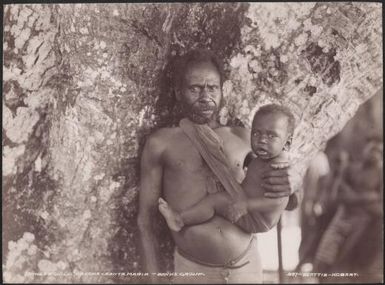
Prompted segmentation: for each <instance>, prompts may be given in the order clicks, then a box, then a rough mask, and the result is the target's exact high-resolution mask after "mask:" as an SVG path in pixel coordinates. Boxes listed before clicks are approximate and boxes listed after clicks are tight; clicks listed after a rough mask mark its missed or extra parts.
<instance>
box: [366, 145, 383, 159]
mask: <svg viewBox="0 0 385 285" xmlns="http://www.w3.org/2000/svg"><path fill="white" fill-rule="evenodd" d="M383 153H384V146H383V144H382V143H380V142H376V141H370V142H369V143H368V144H367V145H366V146H365V147H364V150H363V155H364V158H365V160H366V161H368V162H371V163H381V162H382V156H383Z"/></svg>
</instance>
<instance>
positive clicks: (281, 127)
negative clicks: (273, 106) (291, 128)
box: [251, 113, 289, 160]
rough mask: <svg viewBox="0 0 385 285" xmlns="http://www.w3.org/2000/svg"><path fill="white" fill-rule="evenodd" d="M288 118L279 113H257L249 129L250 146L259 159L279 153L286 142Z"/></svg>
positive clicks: (272, 156)
mask: <svg viewBox="0 0 385 285" xmlns="http://www.w3.org/2000/svg"><path fill="white" fill-rule="evenodd" d="M288 139H289V133H288V119H287V117H286V116H283V115H281V114H275V113H272V114H262V115H258V117H257V118H256V120H254V122H253V126H252V131H251V148H252V149H253V151H254V153H255V154H256V155H257V156H258V157H259V158H261V159H263V160H267V159H271V158H274V157H276V156H277V155H279V154H280V153H281V151H282V150H283V148H284V147H285V144H286V143H287V142H288Z"/></svg>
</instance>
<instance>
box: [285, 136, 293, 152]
mask: <svg viewBox="0 0 385 285" xmlns="http://www.w3.org/2000/svg"><path fill="white" fill-rule="evenodd" d="M292 142H293V136H292V135H291V136H289V137H288V138H287V141H286V143H285V145H284V146H283V150H286V151H288V150H290V146H291V143H292Z"/></svg>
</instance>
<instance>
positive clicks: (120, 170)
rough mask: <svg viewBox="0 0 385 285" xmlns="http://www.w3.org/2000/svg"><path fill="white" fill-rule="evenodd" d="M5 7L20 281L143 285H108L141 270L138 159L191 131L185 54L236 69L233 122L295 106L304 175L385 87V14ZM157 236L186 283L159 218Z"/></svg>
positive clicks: (7, 228) (8, 226)
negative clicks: (181, 76) (182, 72)
mask: <svg viewBox="0 0 385 285" xmlns="http://www.w3.org/2000/svg"><path fill="white" fill-rule="evenodd" d="M4 7H5V9H4V42H3V50H4V67H3V70H4V81H3V87H4V96H3V111H4V115H3V119H4V121H3V189H4V191H3V206H4V207H3V232H4V234H3V260H5V270H4V271H5V273H4V280H5V281H6V282H76V283H79V282H80V283H81V282H109V283H121V282H126V283H127V282H140V281H141V280H142V279H141V278H137V277H135V276H134V277H133V276H127V275H125V276H118V275H111V274H110V275H108V273H111V272H114V273H117V272H126V273H127V272H131V273H133V272H140V270H141V269H140V266H139V264H138V262H139V256H138V249H137V242H138V241H137V238H138V234H137V227H136V222H135V221H136V204H137V192H138V166H139V158H140V153H141V148H142V146H143V142H144V140H145V138H146V136H147V135H148V134H149V133H150V132H151V131H153V130H154V129H156V128H159V127H162V126H164V125H172V124H175V123H176V121H177V116H176V113H175V112H176V109H177V108H176V107H175V106H174V105H175V100H174V97H173V94H172V90H171V88H170V84H169V83H170V82H169V76H168V71H169V63H170V62H171V61H172V60H173V58H174V57H175V56H176V55H179V54H182V53H184V52H186V51H187V50H189V49H191V48H196V47H205V48H210V49H212V50H213V51H214V52H215V53H216V54H218V55H219V56H220V57H221V58H223V59H224V61H225V63H226V66H225V71H226V76H227V77H226V81H225V83H224V98H225V101H226V104H225V107H224V108H223V109H222V110H221V116H220V120H221V122H222V123H223V124H237V123H241V124H244V125H246V126H249V125H250V120H251V118H252V115H253V113H254V111H255V110H256V109H257V108H258V107H259V106H261V105H263V104H265V103H267V102H278V103H282V104H285V105H287V106H288V107H289V108H291V110H292V111H293V113H294V114H295V116H296V118H297V123H298V124H297V128H296V132H295V138H294V142H293V147H292V153H293V159H294V162H295V163H296V165H297V168H298V171H300V172H303V170H304V169H305V167H306V163H307V161H308V160H309V159H310V158H311V157H312V156H313V155H314V154H315V153H316V152H317V150H318V149H319V148H321V147H323V145H324V144H325V143H326V141H327V140H328V139H329V138H331V137H332V136H333V135H335V134H336V133H337V132H339V131H340V130H341V129H342V128H343V126H344V125H345V124H346V122H347V121H348V120H349V119H350V118H352V117H353V115H354V114H355V112H356V111H357V108H358V106H359V105H360V104H361V103H363V102H365V101H366V100H367V99H369V98H370V97H372V96H373V95H374V94H375V93H376V92H377V91H378V90H379V89H380V88H381V86H382V38H381V37H382V27H381V5H380V4H379V3H369V4H368V3H252V4H248V3H210V4H208V3H191V4H190V3H184V4H180V3H172V4H171V3H157V4H150V3H147V4H55V5H53V4H44V5H41V4H39V5H32V4H28V5H27V4H25V5H6V6H4ZM159 236H160V237H161V238H162V241H163V242H162V251H163V253H164V254H163V260H162V264H163V266H164V270H171V271H172V262H171V256H172V252H171V248H172V242H171V240H170V237H169V234H168V231H167V227H166V226H165V224H164V222H163V220H161V219H159ZM28 272H29V273H28ZM47 272H51V273H61V275H60V276H54V275H49V274H47ZM85 272H91V273H92V272H93V273H99V275H95V274H94V275H92V274H88V275H86V274H84V273H85ZM32 273H38V274H32ZM104 273H105V274H104ZM39 274H40V275H39ZM66 274H67V275H66Z"/></svg>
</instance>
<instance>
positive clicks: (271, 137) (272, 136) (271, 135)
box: [269, 134, 277, 139]
mask: <svg viewBox="0 0 385 285" xmlns="http://www.w3.org/2000/svg"><path fill="white" fill-rule="evenodd" d="M276 137H277V136H276V135H273V134H270V135H269V138H270V139H273V138H276Z"/></svg>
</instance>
